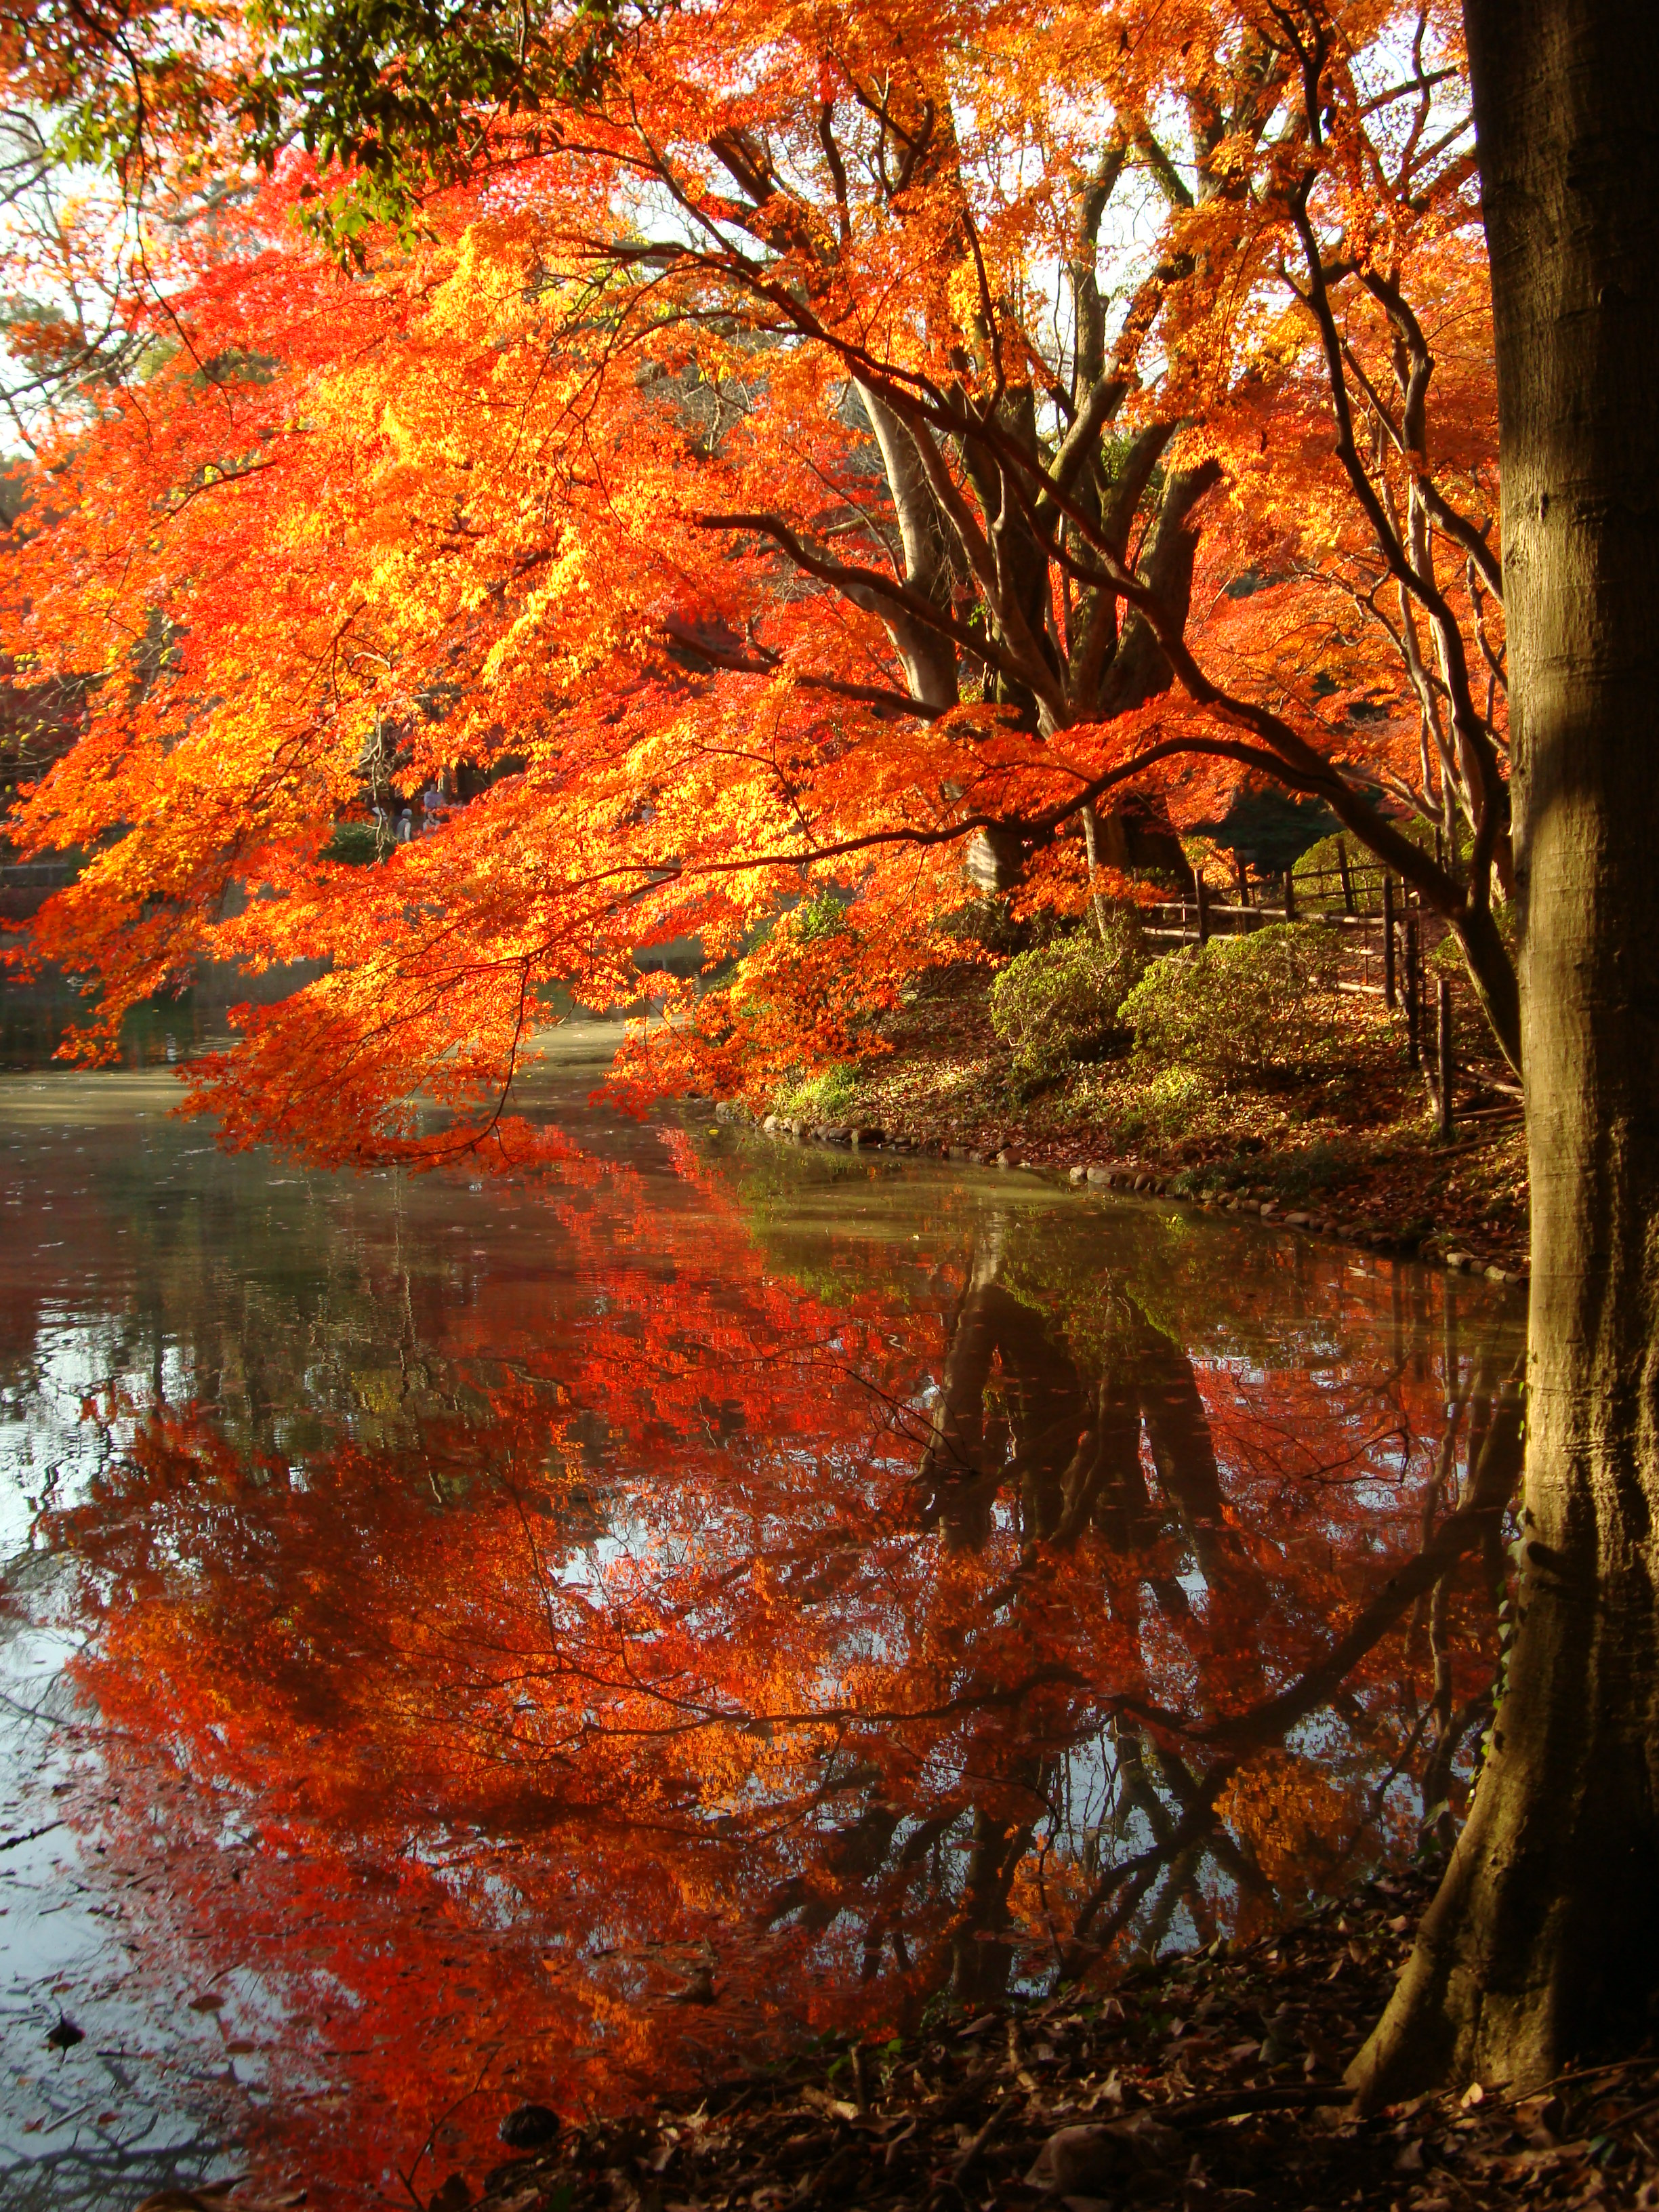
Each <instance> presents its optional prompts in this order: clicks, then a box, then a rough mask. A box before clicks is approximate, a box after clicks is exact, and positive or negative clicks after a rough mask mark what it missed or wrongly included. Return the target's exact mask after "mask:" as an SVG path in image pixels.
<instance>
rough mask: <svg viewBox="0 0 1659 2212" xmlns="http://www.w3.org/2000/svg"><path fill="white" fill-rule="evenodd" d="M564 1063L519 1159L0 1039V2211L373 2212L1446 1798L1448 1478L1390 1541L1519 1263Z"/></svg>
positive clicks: (1088, 1964)
mask: <svg viewBox="0 0 1659 2212" xmlns="http://www.w3.org/2000/svg"><path fill="white" fill-rule="evenodd" d="M605 1042H608V1040H607V1039H605V1037H604V1036H603V1035H602V1034H601V1035H600V1036H597V1037H596V1036H595V1035H594V1034H593V1033H592V1032H591V1031H589V1032H583V1031H581V1030H572V1031H571V1032H570V1033H569V1035H568V1037H567V1038H566V1040H565V1043H564V1046H563V1048H562V1054H563V1056H562V1060H560V1061H559V1062H558V1063H556V1064H555V1065H554V1066H552V1067H551V1068H550V1071H549V1072H548V1073H545V1074H544V1075H542V1076H540V1077H538V1079H537V1080H536V1083H535V1084H534V1085H532V1087H531V1089H530V1091H529V1092H528V1094H527V1098H526V1111H527V1112H529V1113H530V1114H532V1115H534V1116H535V1117H538V1118H539V1119H540V1120H541V1121H544V1122H545V1123H546V1124H547V1125H548V1126H549V1127H550V1130H552V1131H554V1132H556V1133H557V1134H558V1137H559V1138H560V1139H562V1152H560V1154H559V1156H558V1157H556V1158H555V1160H554V1164H552V1165H550V1166H548V1167H546V1168H545V1169H543V1170H538V1172H537V1173H535V1174H534V1175H526V1176H522V1177H520V1178H519V1179H517V1180H516V1181H514V1180H510V1179H509V1180H506V1181H501V1180H491V1179H489V1178H485V1177H483V1176H477V1175H476V1174H475V1175H471V1176H470V1175H469V1174H468V1173H467V1172H466V1171H465V1169H461V1170H456V1171H453V1172H445V1173H442V1174H439V1175H433V1176H426V1177H423V1178H420V1179H411V1178H408V1177H405V1176H401V1175H398V1174H393V1173H387V1174H384V1175H369V1176H361V1177H352V1176H324V1175H319V1174H309V1173H307V1172H305V1171H303V1170H300V1169H297V1168H295V1167H294V1166H292V1165H290V1164H283V1163H281V1162H277V1161H275V1160H273V1159H271V1158H269V1157H267V1156H264V1155H263V1154H245V1155H242V1156H240V1157H235V1158H230V1157H226V1156H224V1155H222V1154H221V1153H220V1152H217V1151H216V1149H215V1148H214V1146H213V1144H212V1142H211V1136H210V1131H209V1130H207V1129H206V1128H205V1127H204V1125H202V1124H201V1123H199V1122H189V1121H178V1120H176V1119H173V1118H172V1117H171V1116H170V1115H169V1111H168V1109H169V1108H170V1107H171V1105H172V1104H173V1100H174V1097H175V1096H176V1093H175V1091H174V1089H173V1085H172V1084H171V1083H170V1081H169V1079H167V1077H165V1076H163V1075H159V1074H135V1073H111V1074H107V1075H96V1076H94V1075H74V1074H66V1073H46V1074H39V1073H37V1074H17V1075H13V1076H9V1077H6V1078H4V1079H0V1166H3V1175H0V1185H3V1189H0V1198H3V1220H4V1231H3V1239H0V1312H3V1328H4V1339H3V1352H4V1370H3V1376H0V1383H3V1415H4V1423H5V1426H4V1431H3V1434H4V1449H5V1468H4V1472H3V1476H0V1528H3V1546H4V1550H3V1555H0V1556H3V1562H4V1564H3V1576H4V1589H3V1599H0V1607H3V1610H0V1699H3V1703H0V1759H3V1762H4V1763H3V1765H0V1954H3V1971H4V1976H5V1993H4V1997H3V2007H0V2064H3V2067H4V2072H5V2087H4V2093H3V2096H0V2105H3V2108H4V2118H3V2122H0V2202H3V2203H5V2204H6V2205H7V2206H8V2207H17V2208H23V2207H31V2208H32V2207H35V2206H40V2207H45V2206H47V2205H51V2206H52V2207H54V2208H58V2207H71V2206H73V2207H82V2206H85V2207H92V2206H100V2207H101V2206H105V2205H108V2206H131V2205H132V2204H133V2203H136V2202H137V2199H138V2198H139V2197H142V2196H143V2195H144V2193H145V2192H146V2191H147V2190H149V2189H155V2188H157V2187H160V2186H161V2185H164V2184H165V2183H167V2181H169V2180H173V2181H178V2182H187V2181H189V2180H191V2179H197V2178H200V2177H204V2176H209V2175H216V2174H228V2173H232V2172H239V2171H243V2170H246V2169H247V2168H250V2167H252V2169H254V2170H256V2171H257V2172H258V2173H260V2174H261V2175H262V2176H264V2177H267V2178H270V2179H281V2178H282V2177H283V2176H284V2175H292V2176H294V2177H295V2179H296V2180H298V2181H302V2182H304V2183H305V2184H306V2185H308V2186H309V2187H310V2189H311V2190H312V2192H313V2195H312V2200H311V2201H312V2202H313V2203H321V2204H324V2205H337V2206H341V2207H344V2206H357V2205H368V2204H378V2203H403V2204H405V2205H406V2204H408V2203H410V2201H411V2197H416V2198H418V2199H419V2201H421V2202H422V2203H423V2202H424V2201H425V2199H426V2197H428V2195H430V2194H431V2193H432V2192H433V2191H435V2189H436V2188H437V2187H438V2186H439V2185H440V2184H441V2182H442V2181H443V2179H445V2177H446V2176H447V2174H449V2173H450V2172H458V2171H459V2172H464V2173H466V2174H469V2175H471V2176H472V2177H473V2178H474V2179H477V2177H478V2176H479V2175H480V2174H481V2173H482V2172H483V2170H484V2169H486V2168H487V2167H488V2166H490V2165H492V2164H494V2163H496V2162H497V2161H498V2160H499V2159H500V2158H501V2156H502V2155H503V2154H502V2153H501V2150H500V2148H499V2146H498V2144H497V2142H496V2130H497V2128H498V2126H499V2124H500V2121H501V2118H502V2116H503V2114H504V2113H506V2112H507V2111H508V2110H510V2109H511V2108H512V2107H513V2106H515V2105H517V2104H519V2103H520V2102H522V2101H525V2100H538V2101H543V2102H547V2103H550V2104H552V2105H554V2106H556V2107H558V2108H559V2109H561V2110H562V2111H563V2112H565V2113H567V2114H568V2115H570V2116H573V2117H574V2116H576V2115H579V2114H580V2113H582V2112H592V2111H596V2110H605V2109H615V2108H616V2107H617V2106H623V2105H626V2104H627V2103H629V2101H630V2100H638V2099H640V2098H642V2097H646V2096H648V2095H650V2094H651V2093H653V2091H654V2090H656V2089H658V2088H659V2087H667V2086H670V2085H672V2086H674V2087H687V2086H691V2087H695V2085H696V2084H697V2083H698V2082H700V2081H710V2082H712V2081H724V2080H727V2079H729V2078H731V2077H732V2076H733V2075H740V2074H742V2073H743V2071H744V2069H746V2068H752V2067H753V2066H755V2065H757V2064H761V2063H764V2062H765V2060H766V2058H767V2057H768V2055H769V2054H771V2053H775V2052H776V2051H778V2050H779V2048H780V2047H781V2046H782V2045H785V2044H787V2043H791V2042H793V2041H795V2040H796V2039H805V2038H811V2037H813V2036H819V2035H836V2036H842V2035H852V2036H856V2037H859V2038H861V2039H865V2040H866V2041H872V2042H877V2043H887V2042H889V2041H890V2039H892V2038H894V2037H895V2036H900V2037H902V2036H906V2035H909V2034H912V2033H915V2029H916V2027H917V2025H918V2023H919V2022H920V2021H921V2019H922V2017H923V2015H924V2013H925V2012H926V2011H927V2008H929V2007H934V2008H937V2007H939V2006H940V2005H941V2004H946V2003H955V2004H957V2005H960V2006H962V2007H964V2008H968V2009H969V2011H970V2012H972V2011H974V2010H975V2009H983V2008H985V2007H986V2006H987V2004H990V2003H994V2002H997V2001H998V2000H999V1999H1000V1998H1001V1997H1002V1996H1005V1995H1006V1994H1007V1993H1009V1992H1011V1991H1014V1990H1042V1989H1047V1988H1048V1987H1050V1986H1052V1985H1054V1984H1056V1983H1057V1982H1059V1981H1060V1980H1067V1979H1069V1980H1073V1981H1076V1980H1080V1979H1082V1978H1085V1977H1087V1976H1088V1975H1090V1974H1091V1973H1096V1974H1099V1973H1101V1972H1109V1970H1110V1967H1111V1966H1112V1964H1113V1962H1114V1961H1115V1960H1121V1959H1123V1958H1127V1957H1130V1956H1133V1955H1134V1954H1138V1953H1143V1952H1146V1951H1148V1950H1156V1949H1158V1948H1168V1947H1175V1948H1190V1947H1192V1946H1194V1945H1197V1944H1201V1943H1208V1942H1213V1941H1215V1940H1217V1939H1218V1938H1220V1937H1224V1936H1245V1937H1248V1936H1251V1935H1253V1934H1255V1933H1258V1932H1260V1931H1261V1930H1263V1929H1267V1928H1269V1927H1271V1926H1273V1924H1275V1923H1278V1922H1279V1921H1280V1920H1282V1919H1284V1918H1285V1917H1288V1916H1291V1915H1293V1914H1294V1913H1295V1912H1296V1911H1298V1910H1300V1909H1301V1908H1302V1907H1303V1906H1304V1905H1305V1904H1306V1903H1307V1901H1308V1900H1309V1899H1312V1898H1315V1897H1317V1896H1319V1895H1322V1894H1328V1893H1330V1892H1332V1891H1333V1890H1334V1889H1337V1888H1340V1887H1343V1886H1344V1885H1346V1884H1347V1883H1349V1882H1351V1881H1353V1880H1354V1879H1356V1878H1357V1877H1358V1876H1359V1875H1362V1874H1364V1872H1366V1871H1367V1870H1368V1869H1375V1868H1376V1866H1377V1865H1378V1864H1379V1863H1382V1862H1383V1861H1386V1860H1389V1859H1392V1858H1398V1857H1405V1856H1408V1855H1409V1854H1410V1853H1411V1852H1412V1851H1413V1850H1414V1849H1416V1848H1418V1847H1419V1843H1420V1842H1421V1841H1422V1840H1423V1838H1425V1835H1426V1836H1427V1837H1428V1838H1433V1837H1434V1836H1435V1835H1436V1834H1437V1832H1439V1831H1440V1830H1441V1829H1442V1828H1443V1826H1444V1823H1445V1822H1446V1820H1447V1819H1448V1818H1449V1814H1448V1812H1447V1808H1448V1807H1450V1808H1453V1809H1454V1810H1455V1808H1456V1806H1457V1804H1458V1802H1460V1798H1461V1793H1462V1790H1464V1789H1465V1788H1466V1786H1467V1782H1468V1776H1469V1774H1470V1771H1471V1769H1472V1763H1473V1761H1474V1759H1475V1757H1476V1756H1477V1753H1478V1745H1479V1741H1480V1733H1481V1729H1482V1727H1483V1724H1484V1723H1485V1721H1486V1717H1488V1715H1489V1711H1490V1691H1491V1686H1492V1674H1493V1663H1494V1662H1493V1653H1494V1648H1495V1636H1494V1618H1495V1613H1494V1608H1495V1602H1496V1598H1497V1595H1498V1593H1499V1591H1500V1589H1501V1584H1502V1577H1503V1572H1504V1566H1505V1565H1506V1562H1505V1559H1504V1554H1503V1552H1502V1549H1501V1544H1500V1540H1499V1532H1498V1527H1497V1524H1496V1523H1495V1522H1494V1523H1492V1524H1491V1525H1490V1531H1489V1534H1488V1537H1487V1540H1486V1541H1485V1542H1484V1544H1479V1545H1477V1546H1476V1547H1474V1549H1473V1550H1470V1551H1467V1552H1466V1553H1464V1554H1463V1555H1462V1557H1458V1556H1457V1555H1456V1553H1455V1550H1450V1551H1447V1552H1446V1553H1445V1558H1446V1560H1447V1561H1448V1562H1449V1565H1450V1571H1449V1572H1448V1573H1446V1574H1444V1575H1443V1576H1437V1571H1436V1570H1435V1569H1434V1568H1431V1571H1429V1572H1428V1573H1427V1574H1426V1575H1425V1572H1424V1571H1422V1570H1421V1569H1420V1568H1413V1567H1412V1566H1411V1565H1410V1564H1409V1563H1411V1562H1413V1560H1416V1559H1419V1555H1421V1554H1422V1553H1424V1551H1425V1546H1427V1545H1429V1544H1430V1543H1431V1541H1435V1540H1436V1538H1437V1531H1443V1529H1444V1528H1445V1524H1446V1522H1447V1519H1448V1516H1449V1515H1451V1514H1452V1513H1453V1512H1454V1510H1455V1509H1456V1508H1457V1507H1458V1505H1459V1504H1460V1502H1463V1501H1465V1500H1466V1499H1467V1497H1468V1491H1469V1487H1470V1485H1471V1483H1472V1482H1473V1480H1474V1470H1475V1467H1476V1464H1477V1462H1478V1461H1479V1458H1480V1451H1481V1448H1482V1443H1483V1440H1484V1439H1485V1438H1486V1437H1487V1436H1488V1434H1489V1433H1491V1425H1492V1420H1493V1413H1494V1407H1496V1406H1498V1405H1499V1404H1500V1402H1501V1399H1502V1396H1503V1394H1504V1393H1505V1392H1506V1391H1508V1390H1510V1389H1512V1381H1511V1378H1512V1376H1513V1375H1514V1373H1515V1371H1516V1361H1517V1358H1518V1356H1519V1353H1520V1350H1521V1346H1522V1334H1523V1322H1524V1310H1523V1306H1522V1303H1521V1299H1520V1295H1519V1294H1517V1293H1516V1291H1512V1290H1507V1289H1504V1288H1500V1287H1498V1286H1494V1285H1489V1284H1486V1283H1484V1282H1470V1281H1467V1280H1459V1279H1455V1278H1448V1277H1446V1276H1444V1275H1443V1274H1440V1273H1433V1272H1431V1271H1426V1270H1423V1269H1419V1268H1417V1267H1413V1266H1407V1265H1405V1264H1395V1263H1393V1262H1390V1261H1383V1260H1378V1259H1375V1258H1372V1257H1370V1256H1368V1255H1362V1254H1359V1253H1357V1252H1354V1251H1352V1250H1350V1249H1346V1248H1342V1247H1339V1246H1336V1245H1334V1244H1329V1243H1316V1242H1314V1241H1311V1240H1310V1239H1308V1238H1306V1237H1301V1236H1298V1235H1297V1234H1295V1233H1294V1232H1291V1231H1272V1230H1268V1229H1265V1228H1263V1227H1262V1226H1261V1225H1246V1224H1244V1223H1243V1222H1241V1221H1239V1220H1237V1219H1232V1218H1225V1217H1219V1216H1207V1215H1205V1214H1202V1213H1199V1212H1192V1211H1187V1210H1183V1209H1182V1208H1181V1207H1180V1206H1176V1205H1175V1204H1174V1203H1172V1202H1168V1201H1156V1202H1154V1201H1147V1200H1129V1199H1124V1198H1112V1197H1110V1196H1107V1195H1100V1194H1089V1195H1086V1196H1085V1195H1082V1194H1078V1193H1075V1192H1072V1191H1069V1190H1066V1189H1063V1188H1058V1187H1056V1185H1055V1184H1054V1182H1051V1181H1048V1180H1045V1179H1043V1178H1041V1177H1039V1176H1036V1175H1031V1174H1025V1173H1022V1172H1012V1173H998V1172H996V1171H991V1170H987V1171H983V1172H981V1171H978V1170H966V1169H963V1168H959V1167H956V1166H949V1167H947V1166H945V1164H929V1163H927V1162H922V1161H918V1160H912V1159H902V1158H896V1157H893V1156H890V1155H884V1154H883V1153H881V1152H869V1153H865V1152H834V1151H831V1150H828V1149H825V1148H803V1147H798V1146H793V1145H788V1144H772V1143H769V1142H768V1141H767V1140H765V1139H761V1138H759V1137H758V1136H757V1135H755V1134H753V1133H744V1132H740V1131H737V1130H733V1129H731V1128H729V1127H724V1126H720V1127H715V1126H713V1125H711V1124H710V1123H709V1122H708V1121H707V1120H706V1119H705V1118H703V1115H702V1114H699V1113H698V1111H697V1110H696V1109H677V1110H676V1111H675V1112H674V1113H672V1114H670V1115H661V1116H658V1117H655V1118H650V1119H647V1120H645V1121H634V1120H629V1119H628V1118H626V1117H625V1116H623V1115H621V1114H620V1113H619V1112H617V1110H616V1109H613V1108H611V1107H610V1106H608V1105H605V1104H604V1103H599V1102H598V1101H596V1100H595V1099H594V1098H593V1097H592V1096H591V1093H592V1085H593V1083H594V1081H595V1079H596V1073H597V1070H598V1069H599V1066H600V1065H601V1064H602V1062H601V1060H600V1059H599V1057H597V1056H592V1057H591V1058H589V1059H588V1060H584V1058H583V1056H582V1055H583V1053H584V1051H587V1052H588V1053H590V1054H593V1055H597V1054H598V1053H599V1050H600V1048H601V1047H602V1046H603V1045H604V1044H605ZM704 1110H705V1112H706V1109H704ZM1491 1457H1492V1455H1490V1454H1489V1455H1488V1458H1489V1460H1490V1458H1491ZM1457 1525H1458V1527H1460V1528H1461V1527H1462V1525H1463V1524H1462V1523H1459V1524H1457ZM1442 1541H1443V1539H1442ZM1431 1558H1432V1559H1435V1561H1436V1563H1437V1564H1438V1555H1437V1554H1434V1555H1431ZM76 2035H78V2038H79V2039H78V2040H76V2039H73V2037H74V2036H76ZM54 2036H55V2037H56V2042H54V2041H53V2040H52V2038H53V2037H54ZM65 2045H67V2047H64V2046H65Z"/></svg>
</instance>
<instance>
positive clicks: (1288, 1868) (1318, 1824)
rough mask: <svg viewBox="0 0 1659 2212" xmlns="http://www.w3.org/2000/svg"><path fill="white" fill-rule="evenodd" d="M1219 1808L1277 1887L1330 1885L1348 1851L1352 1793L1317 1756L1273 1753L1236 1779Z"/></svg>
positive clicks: (1256, 1861)
mask: <svg viewBox="0 0 1659 2212" xmlns="http://www.w3.org/2000/svg"><path fill="white" fill-rule="evenodd" d="M1216 1802H1217V1809H1218V1811H1219V1813H1220V1814H1221V1817H1222V1819H1223V1820H1225V1822H1226V1823H1227V1826H1229V1827H1230V1828H1231V1830H1232V1832H1233V1833H1234V1835H1235V1836H1236V1837H1237V1838H1238V1840H1239V1842H1240V1843H1241V1844H1244V1845H1245V1846H1246V1847H1247V1848H1248V1849H1249V1851H1250V1853H1251V1854H1252V1856H1253V1857H1254V1858H1255V1863H1256V1864H1257V1865H1258V1866H1259V1867H1260V1868H1261V1871H1262V1873H1263V1874H1264V1875H1266V1877H1267V1880H1268V1881H1270V1882H1271V1883H1272V1884H1273V1887H1274V1888H1276V1889H1277V1888H1279V1887H1281V1886H1282V1887H1289V1888H1301V1887H1306V1888H1308V1889H1310V1890H1315V1891H1316V1890H1319V1889H1321V1888H1323V1887H1328V1886H1329V1884H1330V1882H1331V1879H1332V1876H1333V1875H1334V1872H1335V1870H1336V1869H1337V1868H1338V1867H1339V1866H1340V1863H1341V1861H1342V1858H1343V1857H1344V1856H1345V1855H1346V1845H1347V1844H1348V1842H1349V1840H1350V1835H1349V1832H1350V1829H1351V1826H1352V1820H1353V1817H1354V1806H1353V1802H1352V1793H1351V1792H1350V1791H1349V1790H1343V1789H1340V1788H1339V1787H1337V1786H1336V1784H1334V1783H1333V1781H1332V1780H1331V1778H1330V1777H1329V1775H1328V1773H1327V1772H1326V1771H1325V1770H1324V1769H1323V1768H1322V1766H1321V1765H1319V1763H1318V1762H1317V1760H1316V1759H1307V1758H1304V1757H1301V1756H1299V1755H1298V1754H1297V1753H1295V1752H1291V1751H1269V1752H1266V1753H1263V1754H1262V1756H1261V1758H1260V1759H1255V1760H1253V1761H1252V1762H1251V1764H1250V1765H1249V1766H1248V1767H1246V1768H1245V1769H1244V1770H1243V1772H1241V1773H1239V1774H1237V1775H1235V1776H1234V1777H1233V1778H1232V1780H1231V1782H1229V1783H1228V1784H1227V1785H1226V1787H1225V1789H1224V1790H1222V1792H1221V1794H1220V1796H1218V1799H1217V1801H1216Z"/></svg>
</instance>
